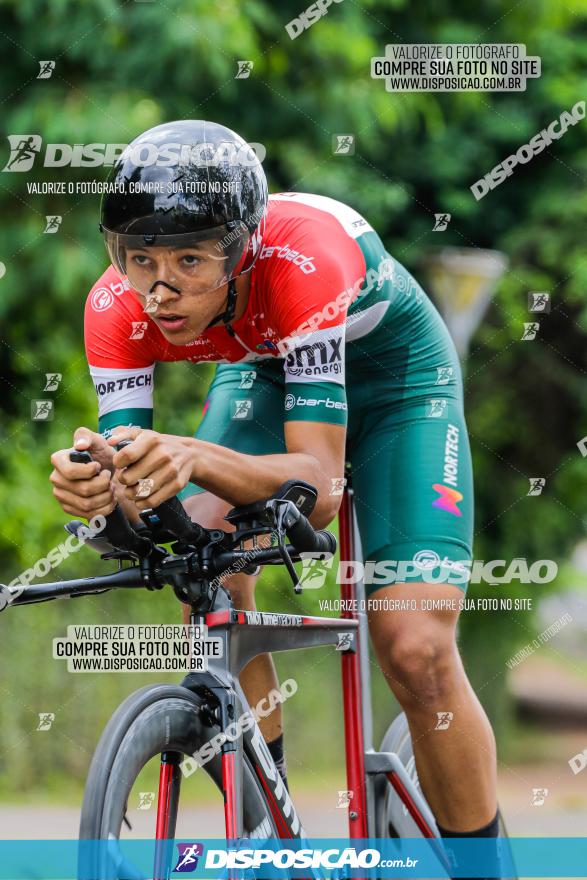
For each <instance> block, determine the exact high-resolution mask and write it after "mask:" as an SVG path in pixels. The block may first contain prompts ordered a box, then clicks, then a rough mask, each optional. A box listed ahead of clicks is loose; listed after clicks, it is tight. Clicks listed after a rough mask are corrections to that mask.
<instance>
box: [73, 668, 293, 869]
mask: <svg viewBox="0 0 587 880" xmlns="http://www.w3.org/2000/svg"><path fill="white" fill-rule="evenodd" d="M218 730H219V728H218V727H217V726H212V727H211V726H209V724H208V723H205V721H204V717H203V713H202V700H201V698H200V697H198V696H197V695H196V694H194V693H193V692H192V691H190V690H187V689H186V688H183V687H179V686H172V685H148V686H147V687H145V688H142V689H141V690H139V691H137V692H136V693H134V694H132V695H131V696H130V697H128V698H127V699H126V700H125V701H124V702H123V703H122V704H121V705H120V706H119V708H118V709H117V711H116V712H115V714H114V715H113V716H112V718H111V719H110V721H109V723H108V725H107V726H106V728H105V730H104V732H103V734H102V737H101V739H100V742H99V744H98V747H97V749H96V752H95V754H94V757H93V759H92V763H91V766H90V771H89V774H88V780H87V783H86V790H85V794H84V801H83V806H82V813H81V823H80V835H79V836H80V841H81V843H80V873H79V876H80V880H118V878H120V877H121V876H122V877H125V878H128V877H135V876H136V877H137V880H138V878H140V877H143V876H149V877H157V878H159V877H163V878H165V877H168V876H169V872H170V871H171V869H172V868H173V864H170V863H169V862H170V859H172V858H173V857H174V853H173V852H171V851H170V847H169V845H167V846H166V847H165V848H164V849H157V848H155V867H154V869H153V866H151V867H150V868H148V869H147V870H146V872H145V869H144V868H143V870H142V872H141V870H139V869H136V870H135V868H134V867H133V865H134V862H132V858H133V845H132V842H133V838H134V839H137V840H138V839H145V838H152V839H155V838H156V839H158V840H167V841H172V840H173V839H174V838H175V837H176V831H177V829H178V828H180V827H182V821H181V818H182V809H181V803H180V792H181V793H182V798H181V800H182V802H183V801H185V802H186V810H187V812H188V814H189V810H190V808H193V796H192V798H191V802H190V797H189V787H190V779H189V778H188V779H186V780H185V782H184V784H183V790H182V782H183V774H182V772H181V769H180V766H179V764H180V762H181V761H182V760H183V757H184V756H186V755H192V754H193V753H194V752H195V751H197V750H198V749H199V748H200V747H201V746H202V745H204V743H206V742H208V741H209V740H210V739H212V737H213V736H214V735H215V734H216V733H217V732H218ZM198 773H199V774H200V775H199V778H198V780H197V781H198V784H201V783H202V781H203V780H202V774H207V776H208V777H209V778H210V780H212V782H213V783H214V785H215V787H216V788H217V789H219V790H220V791H222V770H221V760H220V756H216V757H214V758H212V759H211V760H210V761H208V762H207V763H206V764H204V766H203V767H202V768H200V769H199V770H198ZM149 789H151V790H149ZM157 791H158V795H157ZM148 796H150V797H151V803H150V804H149V803H148V801H149V797H148ZM209 797H210V794H208V798H209ZM216 797H217V804H218V807H217V810H216V815H217V820H218V821H217V825H216V827H215V828H214V830H213V832H212V833H209V832H208V833H207V834H205V835H204V834H202V833H201V831H200V833H199V835H198V827H193V823H189V822H188V823H187V824H186V823H185V822H184V823H183V827H185V828H186V829H189V837H191V838H192V839H194V838H196V839H197V837H198V836H199V837H204V836H208V837H223V836H224V826H223V812H222V799H221V798H220V797H218V796H216ZM162 799H164V801H165V803H164V805H163V806H161V800H162ZM145 803H146V805H145ZM151 806H152V809H149V808H150V807H151ZM139 811H140V812H139ZM213 811H214V808H213V807H210V808H209V807H208V800H207V801H206V816H207V817H208V814H209V813H210V814H211V813H212V812H213ZM131 819H132V821H131ZM243 821H244V831H245V835H246V836H249V837H278V836H279V834H278V832H277V830H276V828H275V825H274V823H273V819H272V817H271V813H270V810H269V807H268V805H267V803H266V801H265V798H264V796H263V792H262V790H261V789H260V785H259V782H258V781H257V777H256V775H255V773H254V771H253V768H252V766H251V764H250V762H249V760H248V758H247V756H246V755H244V756H243ZM208 827H210V826H208ZM188 839H189V838H188ZM83 841H99V842H101V843H99V844H97V845H89V844H85V845H84V843H83ZM127 842H128V843H130V846H129V845H128V843H127ZM134 853H135V855H136V854H137V853H138V850H136V849H135V850H134ZM129 854H130V855H129ZM129 859H130V860H131V862H132V863H131V864H129Z"/></svg>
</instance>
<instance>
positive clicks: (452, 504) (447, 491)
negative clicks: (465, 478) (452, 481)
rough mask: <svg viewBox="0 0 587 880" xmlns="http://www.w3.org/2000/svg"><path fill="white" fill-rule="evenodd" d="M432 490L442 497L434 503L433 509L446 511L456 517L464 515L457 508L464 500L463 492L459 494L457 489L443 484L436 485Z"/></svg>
mask: <svg viewBox="0 0 587 880" xmlns="http://www.w3.org/2000/svg"><path fill="white" fill-rule="evenodd" d="M432 488H433V489H434V491H435V492H438V494H439V495H440V498H437V499H436V500H435V501H433V502H432V507H438V508H440V510H445V511H446V512H447V513H452V514H453V515H454V516H462V515H463V514H462V512H461V511H460V510H459V508H458V507H457V504H458V503H459V502H460V501H462V500H463V495H462V493H461V492H457V490H456V489H451V488H449V487H448V486H443V485H442V483H434V484H433V486H432Z"/></svg>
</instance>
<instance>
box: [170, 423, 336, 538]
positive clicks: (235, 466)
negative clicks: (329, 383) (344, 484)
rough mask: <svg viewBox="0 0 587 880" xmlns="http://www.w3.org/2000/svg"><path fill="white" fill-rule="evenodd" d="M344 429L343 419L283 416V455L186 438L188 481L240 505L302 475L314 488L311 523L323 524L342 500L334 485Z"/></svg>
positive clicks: (319, 526)
mask: <svg viewBox="0 0 587 880" xmlns="http://www.w3.org/2000/svg"><path fill="white" fill-rule="evenodd" d="M345 434H346V429H345V427H344V425H332V424H328V423H325V422H287V423H286V425H285V440H286V446H287V450H288V451H287V453H285V454H281V455H245V454H244V453H241V452H235V451H234V450H232V449H227V448H226V447H224V446H218V445H216V444H215V443H209V442H207V441H205V440H197V439H193V440H188V441H187V442H188V443H190V444H193V445H192V447H191V448H192V454H193V462H194V464H193V470H192V476H191V481H192V482H194V483H197V485H198V486H201V487H202V488H203V489H207V490H208V491H210V492H213V493H214V494H215V495H218V496H219V497H220V498H223V499H224V500H225V501H228V502H229V503H230V504H233V505H238V504H248V503H250V502H252V501H257V500H258V499H259V498H264V497H268V496H269V495H271V494H272V493H273V492H275V491H276V490H277V489H278V488H279V487H280V486H281V485H282V484H283V483H285V482H286V480H291V479H292V477H295V478H297V479H301V480H305V481H306V482H308V483H310V484H311V485H312V486H315V487H316V489H317V490H318V502H317V504H316V509H315V511H314V514H313V516H312V523H313V525H315V526H316V527H317V528H324V527H325V526H326V525H328V523H329V522H330V521H331V520H332V519H333V518H334V517H335V515H336V513H337V511H338V507H339V504H340V494H336V493H334V494H333V488H334V487H335V486H336V482H335V481H336V480H338V479H340V478H341V477H342V476H343V473H344V452H345Z"/></svg>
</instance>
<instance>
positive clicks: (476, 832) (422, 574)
mask: <svg viewBox="0 0 587 880" xmlns="http://www.w3.org/2000/svg"><path fill="white" fill-rule="evenodd" d="M153 157H155V159H153ZM101 230H102V233H103V235H104V238H105V242H106V246H107V249H108V253H109V255H110V259H111V265H110V266H109V268H108V269H107V270H106V272H104V274H103V275H102V276H101V277H100V278H99V279H98V280H97V281H96V283H95V285H94V286H93V288H92V290H91V291H90V294H89V296H88V299H87V303H86V311H85V338H86V352H87V357H88V362H89V367H90V372H91V375H92V378H93V381H94V384H95V387H96V392H97V395H98V399H99V433H96V432H93V431H91V430H89V429H87V428H78V429H77V431H76V432H75V435H74V445H75V447H76V448H77V449H89V450H90V452H91V453H92V456H93V457H94V458H95V459H96V460H97V463H92V464H72V463H70V461H69V451H70V450H60V451H59V452H56V453H55V454H54V455H53V457H52V463H53V466H54V471H53V473H52V475H51V480H52V482H53V491H54V494H55V497H56V498H57V500H58V501H59V503H60V504H61V506H62V508H63V509H64V510H65V511H66V512H67V513H69V514H73V515H75V516H85V517H89V516H94V515H97V514H106V513H108V512H110V511H111V510H112V508H113V506H114V504H115V501H116V500H118V502H119V503H120V504H121V505H122V507H123V509H124V510H125V511H126V513H127V516H128V517H129V518H130V519H131V520H136V519H137V517H138V511H140V510H141V509H145V508H147V507H155V506H156V505H158V504H160V503H161V502H162V501H164V500H165V499H167V498H170V497H171V496H173V495H175V494H176V493H178V492H180V491H182V493H183V494H182V498H183V502H184V505H185V507H186V509H187V510H188V512H189V514H190V515H191V517H192V518H193V519H194V520H197V521H198V522H199V523H201V524H203V525H205V526H208V527H222V528H226V523H225V522H224V521H223V519H222V518H223V516H224V514H225V513H226V511H227V510H228V509H229V508H230V507H232V506H234V505H240V504H246V503H249V502H252V501H255V500H257V499H259V498H261V497H266V496H268V495H271V494H272V493H273V492H274V491H275V490H276V489H277V488H278V487H279V486H280V485H281V484H282V483H284V482H285V481H286V480H287V479H291V478H293V477H296V478H300V479H303V480H306V481H308V482H309V483H311V484H313V485H314V486H316V487H317V489H318V502H317V505H316V509H315V512H314V515H313V517H312V522H313V524H314V525H315V526H316V527H320V528H324V527H325V526H327V525H328V523H330V521H331V520H332V519H333V517H334V516H335V515H336V512H337V509H338V506H339V503H340V497H341V482H342V479H343V473H344V463H345V459H347V458H348V459H349V460H350V461H351V462H352V465H353V487H354V490H355V497H356V506H357V514H358V521H359V528H360V533H361V539H362V545H363V550H364V557H365V559H366V560H367V561H370V562H373V563H383V562H389V561H390V560H394V561H403V562H404V563H410V565H404V571H405V572H406V575H405V576H404V577H402V578H399V582H398V578H397V577H395V576H394V574H393V572H394V570H395V569H394V567H393V566H389V565H387V566H385V567H384V568H383V571H384V572H387V576H385V575H384V576H380V577H379V578H378V579H377V578H374V579H373V581H374V582H373V583H372V584H370V585H368V590H370V593H371V594H372V596H373V597H374V598H376V599H386V598H389V599H393V600H409V601H406V602H405V603H403V604H404V605H405V607H406V609H407V610H401V611H389V610H383V609H382V608H381V606H382V605H383V606H384V603H379V609H378V608H377V603H373V605H372V609H371V611H370V613H369V619H370V630H371V635H372V639H373V643H374V646H375V649H376V652H377V656H378V659H379V662H380V664H381V668H382V670H383V673H384V675H385V677H386V679H387V681H388V683H389V686H390V688H391V690H392V691H393V693H394V694H395V696H396V697H397V699H398V701H399V702H400V704H401V706H402V707H403V709H404V710H405V712H406V715H407V718H408V721H409V726H410V730H411V735H412V740H413V747H414V752H415V757H416V766H417V770H418V775H419V778H420V781H421V785H422V789H423V791H424V794H425V796H426V798H427V800H428V802H429V804H430V806H431V808H432V810H433V812H434V814H435V817H436V819H437V822H438V825H439V827H440V829H441V832H442V833H443V834H445V835H446V836H452V835H460V834H466V835H471V836H496V835H497V804H496V756H495V742H494V737H493V733H492V730H491V727H490V724H489V721H488V719H487V717H486V715H485V713H484V711H483V709H482V707H481V705H480V703H479V700H478V699H477V696H476V695H475V693H474V691H473V689H472V687H471V685H470V684H469V682H468V680H467V677H466V675H465V672H464V670H463V666H462V663H461V660H460V657H459V654H458V650H457V646H456V640H455V629H456V624H457V619H458V601H456V600H458V598H460V597H462V595H463V584H462V583H461V584H460V585H459V584H455V583H451V582H449V581H450V578H449V577H445V578H444V579H443V578H442V577H436V578H435V580H438V581H440V582H437V583H431V582H430V581H431V575H433V572H436V574H438V573H440V575H442V573H443V571H444V574H445V575H448V574H450V572H451V570H454V565H453V566H452V568H451V565H452V563H458V562H459V561H461V562H465V561H467V560H469V559H470V556H471V542H472V524H473V523H472V520H473V485H472V476H471V461H470V453H469V445H468V438H467V430H466V425H465V421H464V416H463V401H462V383H461V375H460V369H459V363H458V358H457V355H456V353H455V349H454V347H453V344H452V342H451V339H450V337H449V334H448V332H447V330H446V328H445V326H444V324H443V322H442V320H441V318H440V316H439V315H438V313H437V311H436V309H435V308H434V306H433V305H432V304H431V302H430V300H429V299H428V297H427V296H426V294H425V293H424V292H423V290H422V289H421V287H420V286H419V285H418V283H417V282H416V281H415V280H414V279H413V278H412V276H411V275H410V274H409V273H408V272H407V271H406V269H404V268H403V266H401V265H400V264H399V263H398V262H397V261H396V260H395V259H394V258H393V257H392V256H391V255H390V254H389V253H388V252H387V251H386V249H385V247H384V245H383V243H382V241H381V239H380V238H379V236H378V235H377V233H376V231H375V230H374V229H373V228H372V227H371V226H370V224H369V223H368V221H367V220H366V219H365V218H364V217H362V216H361V215H360V214H359V213H358V212H357V211H356V210H354V209H353V208H351V207H349V206H347V205H345V204H342V203H341V202H338V201H335V200H333V199H330V198H326V197H324V196H320V195H310V194H305V193H293V192H285V193H277V194H275V195H271V196H268V194H267V183H266V179H265V174H264V171H263V169H262V166H261V164H260V162H259V161H258V159H257V157H256V155H255V154H254V152H253V151H252V149H251V148H250V147H249V146H248V145H247V144H246V143H245V142H244V141H243V140H242V139H241V138H240V137H239V136H238V135H236V134H235V133H234V132H232V131H231V130H229V129H227V128H225V127H224V126H222V125H218V124H216V123H212V122H204V121H180V122H173V123H169V124H165V125H160V126H157V127H156V128H153V129H151V130H149V131H147V132H145V133H144V134H143V135H141V136H140V137H139V138H137V139H136V140H135V141H133V143H132V144H130V145H129V147H128V148H127V149H126V150H125V151H124V153H123V154H122V155H121V157H120V158H119V160H118V161H117V163H116V164H115V166H114V169H113V172H112V175H111V177H110V187H109V190H108V191H107V192H106V193H105V195H104V198H103V201H102V219H101ZM180 360H185V361H189V362H192V363H200V362H204V361H213V362H216V363H218V366H217V368H216V373H215V377H214V380H213V382H212V384H211V386H210V389H209V393H208V397H207V401H206V404H205V407H204V415H203V419H202V421H201V424H200V426H199V428H198V430H197V433H196V435H195V437H194V438H189V437H177V436H174V435H170V434H163V433H160V432H157V431H154V430H152V397H153V370H154V366H155V364H156V363H158V362H161V361H180ZM128 438H130V439H132V440H133V441H134V442H133V443H132V444H131V445H130V446H128V447H126V448H125V449H123V450H121V451H119V452H115V451H114V449H113V446H114V445H115V443H116V442H119V441H120V440H122V439H128ZM408 573H409V576H408ZM254 582H255V578H254V577H253V576H251V575H244V574H242V573H238V574H235V575H233V576H232V577H231V579H230V582H229V584H228V586H229V588H230V590H231V593H232V595H233V598H234V601H235V604H236V606H237V607H240V608H245V609H251V610H252V609H254V607H255V605H254ZM414 599H416V600H417V602H418V603H420V600H423V599H445V600H447V602H446V603H444V607H442V610H438V609H437V610H422V609H421V608H420V607H419V604H418V607H416V608H414V607H413V603H412V600H414ZM451 605H454V606H455V607H454V608H453V607H451ZM395 607H398V608H400V607H401V604H400V605H396V606H395ZM241 682H242V685H243V687H244V690H245V692H246V694H247V698H248V700H249V702H250V704H251V705H255V704H256V703H257V702H258V700H259V699H261V698H263V697H264V696H265V695H266V694H267V693H268V692H269V690H270V689H271V688H272V687H276V686H277V681H276V677H275V671H274V668H273V665H272V661H271V658H270V657H269V656H268V655H264V656H262V657H258V658H256V659H255V660H253V661H251V663H250V664H249V666H248V667H247V668H246V669H245V670H244V672H243V675H242V678H241ZM446 713H452V720H450V721H449V723H448V724H447V723H443V724H442V725H439V726H438V727H437V722H438V719H439V718H440V717H441V714H442V718H443V719H444V718H446V719H449V718H451V716H450V715H447V714H446ZM439 729H440V730H442V732H438V730H439ZM262 731H263V735H264V736H265V738H266V740H267V741H268V744H269V748H270V750H271V752H272V755H273V757H274V759H275V761H276V764H277V765H278V766H279V767H280V770H281V771H282V772H283V773H284V774H285V765H284V758H283V737H282V731H281V717H280V715H279V713H278V712H277V711H275V712H274V713H272V715H270V716H269V717H268V718H267V719H265V721H264V722H263V727H262ZM463 768H466V773H463Z"/></svg>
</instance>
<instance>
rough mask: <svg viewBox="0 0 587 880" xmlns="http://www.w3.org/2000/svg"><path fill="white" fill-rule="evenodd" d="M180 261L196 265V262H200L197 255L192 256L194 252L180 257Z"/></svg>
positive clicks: (187, 264)
mask: <svg viewBox="0 0 587 880" xmlns="http://www.w3.org/2000/svg"><path fill="white" fill-rule="evenodd" d="M181 262H182V263H185V265H186V266H190V267H191V266H197V265H198V263H200V262H201V260H200V258H199V257H196V256H194V254H186V255H185V257H182V258H181Z"/></svg>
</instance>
